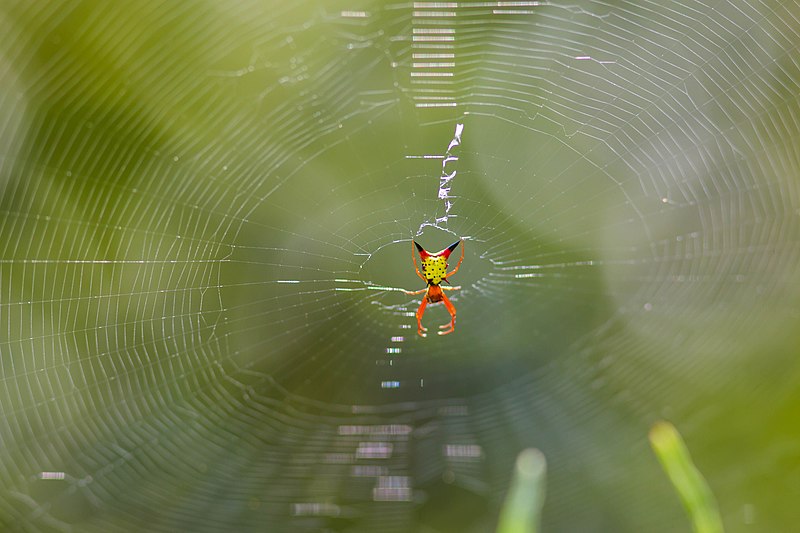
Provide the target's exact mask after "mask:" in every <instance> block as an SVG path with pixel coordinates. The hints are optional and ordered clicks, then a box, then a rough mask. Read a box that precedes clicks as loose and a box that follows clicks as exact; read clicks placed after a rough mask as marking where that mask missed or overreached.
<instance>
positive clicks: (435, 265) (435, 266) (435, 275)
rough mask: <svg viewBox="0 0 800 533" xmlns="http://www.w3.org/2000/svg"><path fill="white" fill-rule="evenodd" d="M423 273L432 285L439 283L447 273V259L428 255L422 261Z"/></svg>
mask: <svg viewBox="0 0 800 533" xmlns="http://www.w3.org/2000/svg"><path fill="white" fill-rule="evenodd" d="M422 274H423V275H424V276H425V279H426V280H428V284H430V285H439V284H440V283H441V282H442V280H443V279H444V277H445V275H446V274H447V259H445V258H444V257H428V258H427V259H425V260H424V261H422Z"/></svg>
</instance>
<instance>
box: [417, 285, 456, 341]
mask: <svg viewBox="0 0 800 533" xmlns="http://www.w3.org/2000/svg"><path fill="white" fill-rule="evenodd" d="M442 288H444V287H442ZM423 303H424V302H423ZM442 303H443V304H444V306H445V307H446V308H447V311H448V312H449V313H450V323H449V324H445V325H443V326H439V329H441V330H442V331H440V332H439V335H447V334H448V333H453V331H455V329H456V307H455V306H454V305H453V304H452V303H451V302H450V298H448V297H447V296H446V295H445V293H442Z"/></svg>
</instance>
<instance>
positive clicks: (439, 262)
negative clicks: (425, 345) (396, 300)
mask: <svg viewBox="0 0 800 533" xmlns="http://www.w3.org/2000/svg"><path fill="white" fill-rule="evenodd" d="M411 242H412V243H413V244H414V246H416V247H417V251H419V258H420V260H421V261H422V272H424V274H423V273H422V272H420V271H419V268H418V267H417V256H416V255H414V247H413V246H412V248H411V260H412V261H414V270H416V271H417V275H418V276H419V277H420V278H422V280H423V281H425V282H426V283H427V284H428V286H427V287H426V288H424V289H422V290H419V291H404V292H405V293H406V294H409V295H415V294H422V293H425V297H424V298H423V299H422V303H421V304H420V306H419V309H417V333H419V335H420V336H421V337H425V336H426V334H425V332H426V331H428V329H427V328H423V327H422V315H424V314H425V306H426V305H428V304H429V303H432V304H435V303H438V302H442V303H443V304H444V306H445V307H446V308H447V311H448V312H449V313H450V323H449V324H445V325H443V326H439V329H441V330H442V331H440V332H439V335H447V334H448V333H453V331H454V330H455V328H456V308H455V306H454V305H453V304H452V303H451V302H450V299H449V298H448V297H447V296H445V294H444V291H457V290H458V289H460V288H461V287H442V286H441V283H442V282H443V281H447V283H450V282H449V281H448V280H447V278H449V277H450V276H452V275H453V274H455V273H456V272H458V268H459V267H460V266H461V262H462V261H463V260H464V246H463V245H462V246H461V258H460V259H459V260H458V264H457V265H456V268H454V269H453V271H452V272H447V258H448V257H450V254H451V253H452V252H453V250H455V249H456V246H458V245H459V244H460V243H461V239H459V240H458V241H456V242H454V243H453V244H451V245H450V246H448V247H447V248H445V249H444V250H442V251H439V252H436V253H435V254H431V253H428V252H426V251H425V249H424V248H423V247H422V246H420V245H419V244H417V241H415V240H412V241H411Z"/></svg>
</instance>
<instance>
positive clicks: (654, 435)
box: [650, 422, 723, 533]
mask: <svg viewBox="0 0 800 533" xmlns="http://www.w3.org/2000/svg"><path fill="white" fill-rule="evenodd" d="M650 445H651V446H652V447H653V451H654V452H655V454H656V457H658V460H659V461H660V462H661V466H662V467H663V468H664V471H665V472H666V473H667V476H668V477H669V479H670V481H671V482H672V485H673V486H674V487H675V490H677V491H678V494H679V495H680V498H681V500H682V501H683V505H684V507H686V510H687V511H688V513H689V516H690V518H691V520H692V523H693V525H694V530H695V531H696V532H697V533H722V531H723V527H722V520H721V519H720V517H719V511H718V510H717V502H716V501H715V500H714V495H713V494H712V493H711V489H710V488H709V487H708V484H707V483H706V480H705V479H704V478H703V475H702V474H701V473H700V471H699V470H697V468H696V467H695V466H694V463H692V458H691V457H690V456H689V450H688V449H687V448H686V445H685V444H684V442H683V439H682V438H681V436H680V433H678V430H677V429H675V426H673V425H672V424H670V423H669V422H657V423H656V424H655V425H654V426H653V427H652V428H651V429H650Z"/></svg>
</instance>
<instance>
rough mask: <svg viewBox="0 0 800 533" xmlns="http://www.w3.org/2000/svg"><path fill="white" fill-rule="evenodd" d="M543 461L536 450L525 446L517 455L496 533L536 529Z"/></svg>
mask: <svg viewBox="0 0 800 533" xmlns="http://www.w3.org/2000/svg"><path fill="white" fill-rule="evenodd" d="M546 472H547V463H546V462H545V459H544V455H543V454H542V452H540V451H539V450H535V449H533V448H529V449H527V450H523V451H522V453H520V454H519V456H518V457H517V462H516V466H515V468H514V479H513V480H512V482H511V488H510V489H509V491H508V495H507V496H506V501H505V503H504V504H503V510H502V511H501V512H500V521H499V523H498V524H497V533H535V532H536V531H539V523H540V521H541V514H542V505H543V504H544V492H545V474H546Z"/></svg>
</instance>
